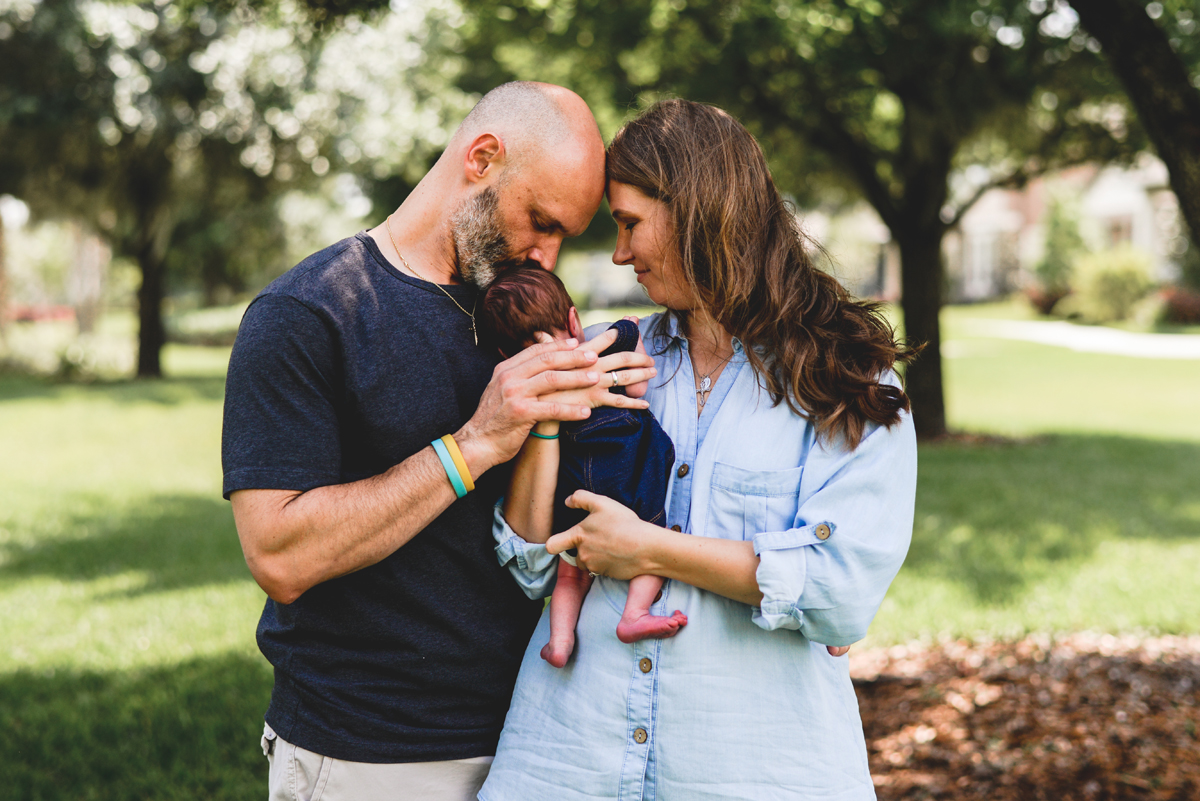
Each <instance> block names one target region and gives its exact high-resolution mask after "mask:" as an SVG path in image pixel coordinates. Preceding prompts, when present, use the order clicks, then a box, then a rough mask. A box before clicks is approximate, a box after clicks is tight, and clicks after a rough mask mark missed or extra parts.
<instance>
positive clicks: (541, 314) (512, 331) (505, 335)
mask: <svg viewBox="0 0 1200 801" xmlns="http://www.w3.org/2000/svg"><path fill="white" fill-rule="evenodd" d="M479 305H480V309H479V322H480V323H481V325H482V327H483V334H484V336H485V338H487V340H488V341H489V342H490V343H491V344H492V345H494V346H495V347H496V349H497V350H499V351H500V353H501V354H503V355H504V356H506V357H509V356H514V355H516V354H517V352H518V351H520V350H523V349H524V348H526V347H528V346H529V345H530V344H532V343H533V335H534V334H535V333H537V332H538V331H545V332H546V333H548V334H549V333H552V332H554V331H569V330H570V324H569V322H568V320H569V318H570V313H571V307H572V306H574V305H575V304H574V303H573V302H572V301H571V295H570V294H569V293H568V292H567V288H566V287H565V286H563V282H562V281H560V280H559V279H558V276H556V275H555V274H554V273H552V272H550V271H549V270H545V269H543V268H541V267H540V266H537V265H524V264H522V265H519V266H516V267H510V268H508V269H507V270H505V271H503V272H502V273H500V275H498V276H496V280H495V281H493V282H492V284H491V286H489V287H488V288H487V291H485V292H484V293H483V301H482V303H480V304H479Z"/></svg>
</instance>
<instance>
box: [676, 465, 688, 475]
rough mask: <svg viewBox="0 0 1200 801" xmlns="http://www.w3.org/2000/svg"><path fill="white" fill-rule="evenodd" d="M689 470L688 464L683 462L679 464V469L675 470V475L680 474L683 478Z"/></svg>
mask: <svg viewBox="0 0 1200 801" xmlns="http://www.w3.org/2000/svg"><path fill="white" fill-rule="evenodd" d="M688 470H689V468H688V466H687V465H686V464H681V465H679V469H678V470H676V471H675V475H677V476H679V477H680V478H683V477H684V476H686V475H687V474H688Z"/></svg>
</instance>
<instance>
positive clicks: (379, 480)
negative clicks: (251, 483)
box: [231, 447, 455, 603]
mask: <svg viewBox="0 0 1200 801" xmlns="http://www.w3.org/2000/svg"><path fill="white" fill-rule="evenodd" d="M231 500H232V502H233V515H234V521H235V523H236V524H237V529H238V536H239V538H240V539H241V542H242V550H243V552H244V553H245V555H246V562H247V564H248V565H249V566H250V572H251V573H252V574H253V575H254V578H255V580H256V581H257V582H258V584H259V586H261V587H262V588H263V590H264V591H265V592H266V593H267V595H269V596H270V597H271V598H273V599H274V600H276V601H279V602H280V603H291V602H292V601H295V600H296V599H297V598H299V597H300V595H301V594H303V593H304V592H305V591H307V590H308V589H310V588H311V587H314V586H316V585H317V584H320V583H321V582H324V581H328V580H329V579H332V578H337V577H338V576H344V575H346V574H347V573H353V572H354V571H356V570H361V569H362V568H364V567H369V566H370V565H373V564H375V563H377V562H379V561H381V560H383V559H384V558H386V557H387V556H389V555H390V554H392V553H394V552H395V551H396V550H397V549H398V548H400V547H401V546H403V545H404V544H405V543H407V542H408V541H409V540H411V539H412V538H413V537H414V536H416V535H417V534H418V533H420V532H421V531H422V530H424V528H425V527H426V526H428V525H429V523H430V522H432V521H433V519H434V518H436V517H437V516H438V515H440V514H441V513H442V512H443V511H445V510H446V508H447V507H449V506H450V504H451V503H453V502H454V500H455V494H454V489H453V488H452V487H451V485H450V482H449V480H448V479H447V478H446V471H445V469H444V468H443V467H442V464H441V462H440V461H439V459H438V457H437V454H436V453H435V452H434V450H433V448H431V447H430V448H425V449H423V450H421V451H419V452H418V453H416V454H414V455H413V456H410V457H409V458H407V459H405V460H404V461H403V462H400V463H399V464H397V465H395V466H394V467H392V468H391V469H390V470H388V471H387V472H385V473H381V474H380V475H378V476H372V477H371V478H365V479H362V480H361V481H355V482H353V483H350V484H336V485H331V486H325V487H317V488H315V489H311V490H308V491H307V492H295V491H291V490H242V491H240V492H235V493H233V495H232V496H231Z"/></svg>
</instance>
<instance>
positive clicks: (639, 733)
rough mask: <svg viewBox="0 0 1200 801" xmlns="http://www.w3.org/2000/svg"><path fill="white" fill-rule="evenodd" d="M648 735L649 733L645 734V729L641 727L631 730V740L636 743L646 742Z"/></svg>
mask: <svg viewBox="0 0 1200 801" xmlns="http://www.w3.org/2000/svg"><path fill="white" fill-rule="evenodd" d="M649 736H650V735H648V734H646V730H645V729H643V728H637V729H634V730H633V741H634V742H636V743H638V744H641V743H644V742H646V739H647V738H648V737H649Z"/></svg>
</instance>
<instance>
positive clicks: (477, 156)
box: [463, 133, 506, 183]
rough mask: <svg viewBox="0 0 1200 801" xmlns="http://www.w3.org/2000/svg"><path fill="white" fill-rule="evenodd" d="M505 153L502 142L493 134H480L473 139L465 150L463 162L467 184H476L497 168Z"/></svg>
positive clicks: (501, 162)
mask: <svg viewBox="0 0 1200 801" xmlns="http://www.w3.org/2000/svg"><path fill="white" fill-rule="evenodd" d="M505 154H506V151H505V149H504V142H503V141H501V140H500V137H498V136H496V135H495V134H490V133H482V134H480V135H479V136H477V137H475V139H474V141H472V142H471V146H470V147H468V148H467V157H466V160H465V161H464V162H463V170H464V172H465V173H466V178H467V181H468V182H469V183H476V182H478V181H480V180H482V179H483V178H485V177H487V175H488V174H489V173H490V172H491V171H493V170H494V169H497V168H499V167H500V166H501V165H502V164H503V162H504V157H505Z"/></svg>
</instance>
